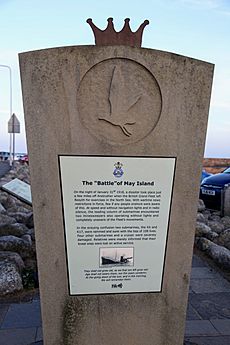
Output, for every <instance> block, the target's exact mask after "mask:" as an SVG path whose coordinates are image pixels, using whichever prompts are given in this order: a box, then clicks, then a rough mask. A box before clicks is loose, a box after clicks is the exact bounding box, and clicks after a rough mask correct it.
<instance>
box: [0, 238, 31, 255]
mask: <svg viewBox="0 0 230 345" xmlns="http://www.w3.org/2000/svg"><path fill="white" fill-rule="evenodd" d="M0 250H6V251H11V252H16V253H19V254H20V255H21V257H22V258H24V257H28V256H30V255H31V251H32V246H31V244H29V243H28V242H27V241H24V240H23V239H21V238H18V237H16V236H11V235H10V236H2V237H0Z"/></svg>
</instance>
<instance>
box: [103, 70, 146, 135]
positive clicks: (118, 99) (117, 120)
mask: <svg viewBox="0 0 230 345" xmlns="http://www.w3.org/2000/svg"><path fill="white" fill-rule="evenodd" d="M130 86H131V85H130ZM129 90H130V91H132V88H130V89H129ZM127 94H128V96H126V95H127ZM140 99H141V95H137V94H136V95H132V94H129V93H128V92H127V82H126V80H125V78H124V75H123V74H122V72H121V69H120V67H119V66H115V67H114V69H113V73H112V78H111V83H110V89H109V104H110V114H108V115H106V116H105V117H99V118H98V120H100V121H105V122H108V123H110V124H111V125H113V126H118V127H119V128H120V129H121V130H122V132H123V133H124V134H125V135H126V136H127V137H130V136H131V135H132V132H131V131H130V129H129V126H132V125H134V124H135V123H136V122H135V121H133V119H131V117H130V118H129V111H130V110H131V109H132V108H133V107H134V106H135V105H136V104H137V103H138V102H139V101H140ZM130 116H131V115H130Z"/></svg>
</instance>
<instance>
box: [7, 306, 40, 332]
mask: <svg viewBox="0 0 230 345" xmlns="http://www.w3.org/2000/svg"><path fill="white" fill-rule="evenodd" d="M39 326H41V311H40V302H39V301H33V302H32V303H22V304H11V305H10V307H9V309H8V312H7V314H6V316H5V318H4V321H3V322H2V325H1V329H9V328H15V329H18V328H27V327H31V328H32V327H39Z"/></svg>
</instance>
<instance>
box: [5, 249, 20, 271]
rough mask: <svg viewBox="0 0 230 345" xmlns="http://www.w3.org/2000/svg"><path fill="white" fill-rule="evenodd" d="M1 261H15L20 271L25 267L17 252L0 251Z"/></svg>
mask: <svg viewBox="0 0 230 345" xmlns="http://www.w3.org/2000/svg"><path fill="white" fill-rule="evenodd" d="M1 261H5V262H6V261H7V262H11V263H14V264H15V265H16V266H17V268H18V270H19V272H21V271H22V270H23V268H24V267H25V265H24V262H23V260H22V258H21V256H20V255H19V254H18V253H15V252H7V251H4V252H0V262H1Z"/></svg>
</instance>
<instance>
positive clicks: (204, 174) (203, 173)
mask: <svg viewBox="0 0 230 345" xmlns="http://www.w3.org/2000/svg"><path fill="white" fill-rule="evenodd" d="M211 175H212V174H210V173H208V172H207V171H206V170H204V169H203V170H202V173H201V177H200V182H202V181H203V179H204V178H205V177H208V176H211Z"/></svg>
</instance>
